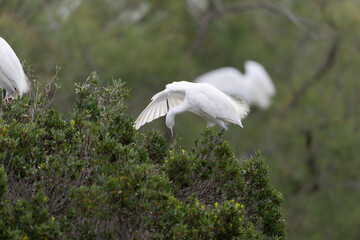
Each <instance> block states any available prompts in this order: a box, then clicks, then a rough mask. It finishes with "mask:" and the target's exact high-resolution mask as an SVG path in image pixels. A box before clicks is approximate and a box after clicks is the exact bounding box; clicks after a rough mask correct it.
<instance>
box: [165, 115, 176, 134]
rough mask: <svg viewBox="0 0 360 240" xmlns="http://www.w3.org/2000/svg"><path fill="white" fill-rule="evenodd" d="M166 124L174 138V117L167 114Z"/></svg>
mask: <svg viewBox="0 0 360 240" xmlns="http://www.w3.org/2000/svg"><path fill="white" fill-rule="evenodd" d="M165 122H166V126H167V127H168V128H169V129H170V131H171V136H172V135H173V130H172V129H173V127H174V125H175V118H174V116H173V115H172V114H167V115H166V120H165Z"/></svg>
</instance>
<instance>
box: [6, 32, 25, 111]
mask: <svg viewBox="0 0 360 240" xmlns="http://www.w3.org/2000/svg"><path fill="white" fill-rule="evenodd" d="M0 88H2V90H3V100H2V101H3V106H6V103H8V102H9V100H8V98H16V97H17V96H20V97H21V96H22V94H23V93H25V92H27V91H28V90H29V83H28V81H27V78H26V75H25V73H24V70H23V68H22V66H21V63H20V60H19V58H18V57H17V56H16V54H15V52H14V51H13V50H12V48H11V47H10V45H9V44H8V43H7V42H6V41H5V40H4V39H3V38H1V37H0ZM6 93H7V94H6Z"/></svg>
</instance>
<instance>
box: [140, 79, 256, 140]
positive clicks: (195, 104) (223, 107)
mask: <svg viewBox="0 0 360 240" xmlns="http://www.w3.org/2000/svg"><path fill="white" fill-rule="evenodd" d="M183 112H191V113H194V114H196V115H198V116H200V117H202V118H203V119H204V120H205V121H206V122H207V126H208V127H211V126H213V125H215V124H218V125H219V126H221V127H222V130H221V133H222V132H223V131H225V130H226V129H227V125H228V124H229V123H233V124H236V125H239V126H240V127H243V125H242V123H241V120H242V119H244V118H245V117H246V116H247V114H248V113H249V106H248V105H247V104H246V103H244V102H241V101H237V100H235V99H233V98H232V97H230V96H228V95H226V94H225V93H223V92H221V91H220V90H218V89H217V88H215V87H214V86H212V85H210V84H208V83H192V82H186V81H181V82H173V83H170V84H167V85H166V88H165V90H163V91H161V92H159V93H157V94H155V95H154V96H153V97H152V98H151V103H150V104H149V105H148V106H147V107H146V108H145V109H144V111H143V112H142V113H141V114H140V115H139V117H138V118H137V119H136V121H135V123H134V126H135V129H136V130H137V129H139V128H140V127H141V126H142V125H144V124H145V123H148V122H151V121H153V120H154V119H157V118H159V117H162V116H164V115H166V121H165V122H166V126H167V127H168V128H169V129H170V130H171V135H173V130H172V129H173V127H174V125H175V116H176V115H177V114H180V113H183Z"/></svg>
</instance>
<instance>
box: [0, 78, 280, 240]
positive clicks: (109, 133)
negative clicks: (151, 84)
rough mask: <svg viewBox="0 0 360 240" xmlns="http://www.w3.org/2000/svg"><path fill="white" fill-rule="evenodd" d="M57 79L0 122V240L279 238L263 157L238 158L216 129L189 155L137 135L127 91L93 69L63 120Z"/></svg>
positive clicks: (156, 136)
mask: <svg viewBox="0 0 360 240" xmlns="http://www.w3.org/2000/svg"><path fill="white" fill-rule="evenodd" d="M55 83H56V78H54V79H53V81H52V83H50V84H49V85H47V88H46V89H47V90H46V91H44V92H39V91H38V90H37V89H35V90H36V92H35V93H32V94H31V95H29V96H24V97H23V98H22V99H18V100H16V101H12V102H11V104H10V106H9V108H8V109H6V110H5V111H4V113H3V115H2V119H1V120H0V152H1V155H0V164H2V165H3V168H1V169H0V198H1V199H0V200H1V205H0V213H1V215H0V218H1V220H2V221H1V222H0V234H1V235H0V238H1V239H26V238H29V239H274V238H278V239H283V238H285V226H284V222H283V220H282V217H281V212H280V210H279V208H280V204H281V200H282V197H281V194H280V193H278V192H277V191H275V190H274V189H273V188H272V187H271V186H270V185H269V179H268V177H267V166H266V164H265V162H264V160H263V158H262V156H261V154H259V153H257V154H256V155H255V156H254V157H252V158H250V159H247V160H242V161H240V160H238V159H236V158H235V156H234V154H233V152H232V151H231V149H230V148H229V146H228V144H227V142H225V141H223V140H222V139H221V138H220V140H219V142H218V143H217V144H216V145H214V144H213V138H214V137H213V136H214V135H215V134H214V131H213V129H207V130H205V131H204V132H203V133H202V135H203V136H202V138H201V140H198V141H196V143H195V144H194V146H193V148H192V149H191V150H185V149H181V148H179V147H177V146H176V145H175V144H174V145H173V146H171V147H169V146H168V144H167V142H166V140H165V139H164V137H163V136H162V135H161V134H160V133H158V132H156V131H153V132H150V133H145V134H140V133H138V132H136V131H135V130H134V128H133V126H132V125H133V121H132V118H131V117H129V116H128V115H127V114H126V112H125V111H126V100H127V99H128V97H129V90H128V89H126V88H125V87H124V84H123V83H122V82H121V81H119V80H115V81H113V84H112V85H111V86H108V87H101V86H99V77H98V76H97V75H96V74H95V73H92V74H90V76H89V77H88V79H87V80H86V81H85V82H84V83H83V84H79V85H77V86H76V89H75V94H76V102H75V103H74V110H73V112H72V113H71V116H70V117H69V118H65V117H64V115H63V114H61V113H59V112H58V111H57V110H56V109H53V108H52V107H50V106H51V101H52V100H51V95H52V91H50V90H51V89H53V90H56V87H55V88H54V86H56V85H54V84H55ZM49 89H50V90H49ZM35 90H34V91H35Z"/></svg>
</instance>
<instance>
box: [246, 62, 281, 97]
mask: <svg viewBox="0 0 360 240" xmlns="http://www.w3.org/2000/svg"><path fill="white" fill-rule="evenodd" d="M244 68H245V75H246V77H248V78H249V79H250V80H251V81H253V82H254V83H255V84H256V86H257V87H260V88H261V90H262V91H264V93H265V94H266V95H267V96H270V97H271V96H274V95H275V92H276V89H275V86H274V83H273V82H272V80H271V78H270V76H269V74H268V73H267V71H266V70H265V68H264V67H263V66H262V65H261V64H260V63H257V62H254V61H246V62H245V64H244Z"/></svg>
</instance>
